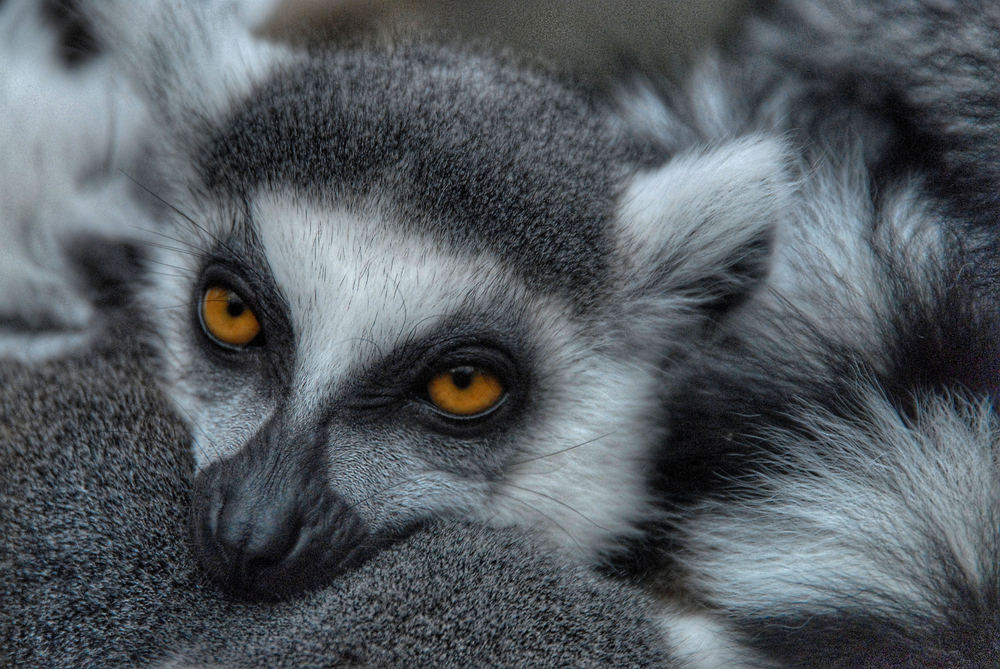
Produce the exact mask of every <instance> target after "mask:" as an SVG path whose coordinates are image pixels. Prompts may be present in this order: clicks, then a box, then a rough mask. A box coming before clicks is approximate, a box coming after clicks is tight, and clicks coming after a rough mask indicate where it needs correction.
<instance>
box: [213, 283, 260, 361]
mask: <svg viewBox="0 0 1000 669" xmlns="http://www.w3.org/2000/svg"><path fill="white" fill-rule="evenodd" d="M201 322H202V323H203V324H204V326H205V330H206V331H207V332H208V334H210V335H211V336H212V337H213V338H214V339H216V340H217V341H219V342H220V343H222V344H225V345H227V346H236V347H243V346H246V345H247V344H249V343H250V342H252V341H253V340H254V338H255V337H256V336H257V335H258V334H259V333H260V323H258V322H257V317H256V316H254V313H253V311H251V310H250V307H248V306H247V305H246V304H245V303H244V302H243V299H242V298H241V297H240V296H239V295H237V294H236V293H235V292H234V291H232V290H229V289H228V288H223V287H221V286H211V287H210V288H209V289H208V290H206V291H205V294H204V295H203V296H202V298H201Z"/></svg>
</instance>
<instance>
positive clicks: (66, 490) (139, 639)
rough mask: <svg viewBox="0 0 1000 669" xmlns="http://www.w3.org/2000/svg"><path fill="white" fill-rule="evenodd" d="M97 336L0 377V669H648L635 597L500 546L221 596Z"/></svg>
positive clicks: (165, 444) (513, 539)
mask: <svg viewBox="0 0 1000 669" xmlns="http://www.w3.org/2000/svg"><path fill="white" fill-rule="evenodd" d="M105 334H106V335H107V338H106V339H107V341H109V342H111V344H110V346H105V347H104V348H102V349H101V350H98V351H92V352H88V353H86V354H84V355H80V356H78V357H73V358H68V359H63V360H56V361H52V362H49V363H47V364H45V365H38V366H32V367H29V366H22V365H18V364H14V363H4V364H3V366H2V367H0V426H2V428H0V454H2V459H3V462H4V467H3V472H2V479H0V480H2V487H0V492H2V494H0V514H2V515H0V526H2V527H3V528H4V534H3V542H2V544H0V565H2V569H3V573H4V575H5V576H4V579H3V580H2V583H0V611H2V612H3V613H2V615H0V639H2V644H0V646H2V653H0V658H2V662H3V664H5V665H10V666H25V667H27V666H47V667H79V666H212V667H223V666H228V667H237V666H238V667H301V666H342V665H343V664H350V665H358V666H413V665H414V664H418V665H423V666H472V665H478V666H485V665H492V666H496V665H519V664H538V663H544V664H547V665H553V666H607V665H609V664H610V665H618V666H621V665H645V664H649V663H654V664H661V665H665V664H666V662H667V658H666V655H665V652H666V651H665V649H664V647H663V646H662V641H661V634H662V632H661V630H660V628H659V627H657V626H654V625H653V623H652V622H650V620H651V618H650V615H651V608H650V603H649V602H648V601H647V600H646V599H644V598H643V597H641V596H639V595H638V594H637V593H636V592H634V591H632V590H631V589H629V588H626V587H623V586H621V585H618V584H614V583H612V582H610V581H607V580H605V579H603V578H600V577H598V576H596V575H594V574H592V573H590V572H588V571H586V570H583V569H581V568H579V567H574V566H570V565H569V564H568V563H567V562H566V561H565V560H564V559H563V558H560V557H557V556H556V555H554V554H553V553H552V552H551V551H549V550H547V549H544V548H542V547H540V545H539V544H538V543H537V542H536V540H535V539H533V538H532V537H531V536H526V535H524V534H522V533H518V532H515V531H513V530H509V531H492V530H487V529H484V528H482V527H479V526H474V525H462V524H457V525H441V526H435V527H432V528H428V529H425V530H422V531H421V532H419V533H417V534H415V535H414V536H413V537H411V538H410V539H409V540H407V541H406V542H405V543H402V544H400V545H398V546H396V547H395V548H393V549H391V550H388V551H385V552H384V553H382V554H381V555H380V556H378V557H377V558H375V559H373V560H372V561H371V562H370V563H368V564H367V565H366V566H365V567H364V568H362V569H361V570H359V571H357V572H354V573H352V574H350V575H348V576H345V577H344V578H342V579H340V580H338V581H337V582H336V584H334V585H333V586H331V587H330V588H328V589H325V590H323V591H320V592H316V593H314V594H312V595H309V596H308V597H305V598H301V599H298V600H295V601H292V602H288V603H285V604H281V605H275V606H271V605H255V604H243V603H238V602H233V601H231V600H227V599H225V598H223V597H222V596H221V594H220V593H218V591H216V590H215V589H214V588H213V587H212V586H211V585H210V584H208V583H206V581H205V578H204V576H203V575H202V574H201V573H200V572H199V570H198V569H197V567H196V566H195V564H194V562H193V560H192V558H191V555H190V552H189V549H188V546H187V543H186V538H187V529H186V507H187V496H188V494H189V491H190V486H191V482H192V473H191V472H192V462H191V454H190V451H189V449H188V446H187V440H186V437H185V433H184V431H183V429H182V427H181V425H180V424H179V421H178V420H177V419H176V418H174V417H173V415H172V414H171V412H170V411H169V408H168V407H167V405H166V403H165V402H164V400H163V399H162V398H161V397H160V395H159V394H158V393H157V392H156V391H155V390H154V389H153V383H152V381H151V378H150V376H149V374H150V372H149V367H148V364H147V363H146V362H145V358H144V354H143V352H142V351H141V350H139V349H137V348H136V347H135V346H134V345H132V344H129V343H128V339H129V338H128V336H127V335H124V334H123V333H122V332H121V331H120V330H113V331H111V332H108V333H105ZM115 342H124V343H123V345H122V347H120V348H119V347H118V344H117V343H115Z"/></svg>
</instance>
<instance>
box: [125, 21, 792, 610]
mask: <svg viewBox="0 0 1000 669" xmlns="http://www.w3.org/2000/svg"><path fill="white" fill-rule="evenodd" d="M118 9H119V10H120V11H121V12H123V13H125V14H127V13H128V12H129V11H132V10H130V9H129V6H128V5H121V6H120V7H118ZM192 11H195V13H197V11H200V10H192ZM111 18H112V19H114V20H118V17H117V16H115V17H111ZM196 18H198V19H199V20H197V21H192V22H189V23H184V21H183V17H178V16H171V17H170V21H173V22H174V23H176V24H177V25H179V26H186V28H185V29H186V30H191V31H194V32H195V33H197V38H191V36H190V35H188V36H187V39H178V40H177V43H176V44H163V43H160V44H157V45H156V46H157V48H156V49H154V53H153V54H152V55H150V56H148V58H149V61H148V62H149V69H150V70H151V71H152V72H153V73H155V74H156V75H157V76H156V77H155V78H154V79H153V80H152V81H148V82H146V90H147V92H148V95H149V97H150V98H151V102H150V106H151V108H152V109H153V110H154V113H159V114H160V115H161V117H162V118H163V127H164V128H165V131H164V135H165V136H164V138H162V140H161V142H160V145H161V148H160V149H159V153H158V156H159V158H160V160H161V168H163V169H162V170H161V172H162V173H163V175H164V176H163V179H164V184H165V185H164V187H163V195H162V197H163V199H164V200H165V201H166V202H167V203H168V204H169V206H170V209H171V212H170V213H171V216H170V218H171V220H170V221H169V223H168V224H169V225H170V226H171V228H170V231H169V233H165V234H167V235H168V236H170V237H172V238H173V240H174V241H173V242H172V243H166V244H163V245H161V246H162V248H160V249H159V250H158V252H157V253H158V257H157V258H155V263H156V264H155V265H153V266H154V267H155V268H156V270H155V272H154V273H153V274H152V275H151V277H152V286H151V289H150V290H149V291H148V292H147V295H146V300H147V304H148V306H149V313H151V314H152V315H153V316H154V321H155V323H156V328H155V329H156V330H157V332H158V334H159V341H158V346H159V348H160V349H161V351H162V356H161V357H162V361H163V363H162V367H163V379H164V387H165V389H166V391H167V393H168V394H169V396H170V397H172V398H173V400H174V402H175V404H176V406H177V407H178V410H179V412H180V414H181V415H182V416H183V417H185V418H186V419H187V421H188V423H189V425H190V427H191V430H192V435H193V442H194V450H195V456H196V461H197V465H198V468H199V474H198V479H197V482H196V486H195V491H194V504H193V513H192V530H193V536H194V541H195V547H196V552H197V553H198V555H199V557H200V558H201V560H202V562H203V564H204V565H205V566H206V568H207V569H208V571H209V572H210V573H211V574H212V575H213V576H215V577H216V578H217V580H219V581H220V582H221V583H223V584H224V585H226V586H228V587H229V588H231V589H232V590H234V591H236V592H239V593H242V594H244V595H249V596H264V597H282V596H285V595H287V594H291V593H294V592H297V591H301V590H303V589H306V588H309V587H312V586H314V585H317V584H319V583H322V582H325V581H326V580H328V579H330V578H332V577H333V576H334V575H335V574H336V573H338V572H339V571H340V570H343V569H344V568H347V567H349V566H350V565H352V564H355V563H356V562H357V561H359V560H360V559H362V558H363V557H364V556H365V555H366V554H369V553H370V552H371V551H373V550H375V549H376V548H377V547H378V546H379V545H381V544H383V543H384V542H386V541H391V540H392V539H394V538H397V537H399V536H401V535H402V534H403V533H404V532H405V531H406V530H407V528H409V527H411V526H413V525H414V524H417V523H420V522H422V521H424V520H427V519H428V518H431V517H437V516H442V515H465V516H470V517H475V518H477V519H481V520H485V521H487V522H493V523H499V524H511V523H515V524H521V525H529V526H538V527H540V528H542V530H543V531H544V532H546V533H547V534H548V535H549V536H550V537H551V538H552V539H553V541H554V542H556V543H559V544H561V545H563V546H565V547H566V548H567V549H568V550H570V551H572V552H575V553H576V554H577V555H579V556H580V557H581V558H582V559H588V560H593V559H597V558H598V556H600V555H602V554H604V553H606V552H608V551H611V550H613V549H614V547H615V546H616V542H617V540H618V539H621V538H623V537H628V536H630V535H634V534H636V533H637V532H638V530H637V529H636V524H637V523H638V522H640V521H643V520H646V519H648V518H649V516H650V515H651V514H652V513H654V506H653V504H652V500H651V497H650V493H649V491H648V490H647V485H646V482H647V476H648V474H649V472H650V470H651V464H652V462H653V460H654V458H655V457H656V450H657V449H658V448H659V447H660V446H661V444H662V442H663V439H664V436H665V429H664V425H665V421H664V420H663V419H662V417H661V416H660V412H659V410H658V404H659V402H658V397H659V394H660V393H661V392H663V391H664V389H665V388H667V387H669V380H670V372H671V370H672V364H673V363H674V362H675V361H676V360H677V359H679V358H682V357H683V355H684V352H685V351H686V350H688V349H689V348H690V347H691V346H692V345H695V344H696V341H697V339H698V337H700V336H701V334H702V331H703V330H704V328H705V327H706V322H707V320H708V319H707V318H706V317H705V314H706V313H707V312H708V311H712V313H714V314H717V313H718V305H719V304H723V303H729V302H730V301H731V298H732V297H733V295H735V294H739V293H742V292H746V291H747V290H749V289H750V287H751V286H752V285H753V284H754V282H755V280H756V279H757V278H759V276H760V275H761V274H762V271H763V270H762V267H763V266H764V265H765V264H766V262H767V247H768V244H767V240H768V238H769V235H770V232H771V226H772V224H773V221H774V219H775V217H776V216H777V215H778V212H779V211H780V210H781V208H782V197H783V192H784V191H785V190H787V186H786V185H785V179H784V176H783V175H784V169H783V151H782V148H781V146H780V145H779V144H778V143H777V142H776V141H774V140H771V139H766V138H759V137H758V138H748V139H744V140H739V141H734V142H732V143H730V144H728V145H723V146H719V147H716V148H715V149H713V150H711V151H705V152H692V153H690V154H688V155H684V156H678V157H675V158H673V159H672V160H670V161H669V162H667V164H666V165H665V166H662V167H659V168H657V169H654V170H646V171H641V170H640V168H639V162H640V160H639V158H638V154H637V152H635V151H633V149H631V148H629V143H628V142H626V141H625V139H624V138H623V137H622V136H621V135H620V134H619V132H618V130H617V128H618V125H616V124H615V123H613V122H612V121H611V120H610V119H609V118H608V116H607V115H606V114H604V113H601V112H598V111H597V110H596V109H594V108H593V107H592V106H591V105H590V104H589V103H587V102H586V101H584V99H583V98H582V97H580V96H578V95H577V94H576V93H574V92H573V91H571V90H568V89H567V88H565V87H564V86H562V85H561V84H559V83H558V82H556V81H554V80H551V79H549V78H548V77H547V76H544V75H540V74H537V73H535V72H532V71H524V70H521V69H519V68H518V67H515V66H513V65H511V64H509V63H506V62H503V61H501V60H495V59H493V58H490V57H484V56H480V55H475V54H471V53H467V52H454V51H450V50H448V49H446V48H440V47H428V46H411V47H398V48H394V49H388V50H378V49H375V50H359V51H348V52H340V53H337V54H332V55H327V56H320V55H308V56H305V55H301V54H288V53H285V52H280V53H278V52H275V51H274V50H273V47H270V46H263V45H258V44H257V43H256V42H254V41H253V40H252V38H249V37H248V36H247V35H245V34H244V35H242V36H238V37H237V38H234V39H235V46H231V47H230V46H225V48H223V47H220V44H224V42H222V41H221V39H220V38H218V37H217V36H216V35H217V34H223V35H225V34H226V33H225V31H222V33H219V32H216V33H215V34H213V37H212V38H211V39H209V38H207V36H206V34H204V33H198V31H200V30H207V29H206V28H204V27H203V26H204V25H209V24H210V23H211V22H210V21H209V19H210V18H211V17H208V18H206V17H205V16H200V15H199V16H197V17H196ZM136 20H140V19H139V18H137V19H136ZM142 20H146V19H142ZM236 32H238V31H236ZM161 37H162V35H159V34H158V37H157V39H160V38H161ZM168 37H169V35H168ZM192 45H194V47H195V49H194V51H192ZM133 48H134V49H138V50H139V51H140V52H141V51H142V48H143V46H142V45H141V44H136V45H135V46H134V47H133ZM198 48H200V49H203V51H201V52H199V51H197V49H198ZM227 49H230V50H227ZM231 51H235V52H236V53H237V54H238V57H234V56H233V53H232V52H231ZM172 54H173V55H172ZM172 58H176V60H177V62H176V63H175V62H173V61H172ZM140 60H141V59H140ZM141 71H143V72H144V71H145V70H141ZM213 81H214V82H216V83H217V84H218V85H217V86H213V85H212V84H211V82H213ZM640 172H641V173H640Z"/></svg>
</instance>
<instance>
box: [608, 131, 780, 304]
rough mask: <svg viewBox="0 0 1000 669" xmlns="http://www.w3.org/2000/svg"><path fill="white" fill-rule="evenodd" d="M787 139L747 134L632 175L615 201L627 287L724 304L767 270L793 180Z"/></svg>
mask: <svg viewBox="0 0 1000 669" xmlns="http://www.w3.org/2000/svg"><path fill="white" fill-rule="evenodd" d="M787 166H788V152H787V150H786V148H785V146H784V144H783V143H782V142H781V141H780V140H778V139H776V138H774V137H767V136H750V137H744V138H741V139H738V140H734V141H731V142H728V143H726V144H724V145H722V146H718V147H715V148H712V149H708V150H704V151H700V152H698V153H689V154H685V155H681V156H678V157H676V158H674V159H672V160H671V161H670V162H669V163H667V164H666V165H665V166H663V167H660V168H658V169H656V170H654V171H651V172H647V173H643V174H640V175H638V176H636V177H634V178H633V180H632V182H631V184H630V185H629V187H628V189H627V190H626V192H625V195H624V197H623V200H622V204H621V206H620V208H619V216H618V221H619V226H620V230H621V233H622V250H623V252H624V254H625V256H626V262H628V264H629V272H628V274H627V276H626V281H625V289H626V291H627V292H628V293H630V294H631V295H633V296H635V297H648V296H649V295H650V294H651V293H652V294H659V295H667V294H671V295H680V296H684V297H686V298H689V299H694V300H696V301H698V302H700V303H702V304H704V305H705V306H713V305H719V304H726V303H729V302H731V301H733V300H734V298H739V296H740V295H741V294H744V293H746V292H747V291H748V290H749V289H750V288H752V286H753V285H754V284H756V283H757V282H758V281H759V279H761V278H762V277H763V276H764V275H765V274H766V272H767V269H768V264H769V262H768V261H769V258H770V251H771V240H772V237H773V235H774V232H775V227H776V224H777V223H778V221H779V219H780V218H781V217H782V216H783V215H784V212H785V211H786V209H787V206H788V205H789V203H790V200H791V196H792V192H793V191H794V188H795V186H794V182H793V180H792V179H791V177H790V175H789V171H788V167H787Z"/></svg>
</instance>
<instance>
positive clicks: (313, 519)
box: [191, 439, 373, 600]
mask: <svg viewBox="0 0 1000 669" xmlns="http://www.w3.org/2000/svg"><path fill="white" fill-rule="evenodd" d="M258 441H259V443H256V442H255V443H251V444H249V445H248V446H247V447H246V448H244V449H243V450H242V451H240V452H239V453H237V454H236V455H235V456H233V457H232V458H229V459H227V460H220V461H217V462H214V463H212V464H211V465H210V466H208V467H207V468H206V469H205V470H204V471H202V472H201V473H200V474H198V476H197V478H196V479H195V484H194V492H193V499H192V505H191V536H192V540H193V543H194V552H195V555H196V556H197V558H198V560H199V562H200V563H201V565H202V566H203V567H204V568H205V570H206V571H207V572H208V573H209V575H210V576H212V578H213V579H214V580H215V581H216V582H217V583H218V584H219V585H221V586H222V587H223V588H224V589H226V590H228V591H229V592H231V593H233V594H235V595H238V596H240V597H244V598H251V599H269V600H276V599H283V598H285V597H288V596H291V595H294V594H297V593H299V592H302V591H304V590H309V589H312V588H316V587H319V586H322V585H324V584H326V583H327V582H329V581H330V580H331V579H332V578H333V577H334V576H336V574H338V573H340V572H342V571H344V570H345V569H347V568H349V567H352V566H354V565H355V564H357V563H358V562H360V560H361V559H363V558H364V557H365V556H366V555H367V554H369V553H370V552H371V551H372V545H373V544H372V542H371V541H370V540H369V536H368V530H367V528H366V526H365V524H364V522H362V520H361V519H360V517H359V516H358V514H357V513H356V512H355V511H354V510H353V509H352V508H351V507H350V505H348V504H347V503H345V502H344V501H343V500H342V499H341V498H340V497H339V496H338V495H337V494H336V493H334V492H333V490H332V489H330V487H329V486H328V485H327V484H326V482H325V480H324V479H323V478H322V477H321V476H319V475H317V474H316V471H317V470H320V471H321V470H322V468H318V467H315V466H313V467H309V466H306V465H307V464H308V463H300V466H290V465H289V463H288V460H290V459H291V456H290V455H288V454H287V453H285V454H282V453H280V452H276V450H275V449H277V448H278V447H279V446H280V444H276V443H275V442H274V440H273V439H271V440H268V441H267V442H264V441H262V440H258ZM255 446H269V448H259V447H255Z"/></svg>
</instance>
